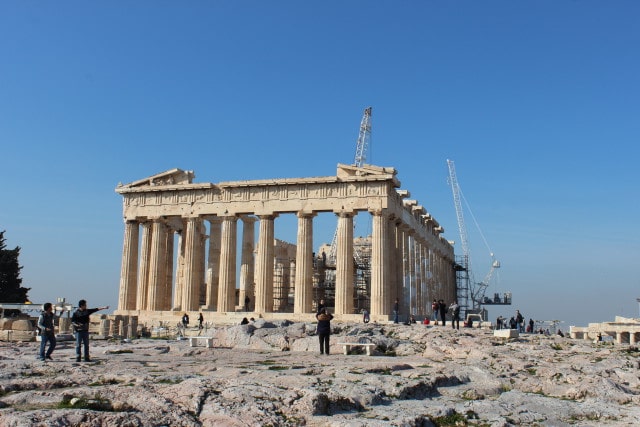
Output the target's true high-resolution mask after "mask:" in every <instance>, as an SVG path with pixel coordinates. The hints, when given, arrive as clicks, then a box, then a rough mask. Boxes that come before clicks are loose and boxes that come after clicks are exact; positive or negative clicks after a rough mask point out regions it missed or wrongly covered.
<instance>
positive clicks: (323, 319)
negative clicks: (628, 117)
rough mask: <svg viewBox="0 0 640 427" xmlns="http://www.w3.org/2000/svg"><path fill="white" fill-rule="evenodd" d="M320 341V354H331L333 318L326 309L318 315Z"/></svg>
mask: <svg viewBox="0 0 640 427" xmlns="http://www.w3.org/2000/svg"><path fill="white" fill-rule="evenodd" d="M316 319H318V329H317V331H318V340H319V341H320V354H329V337H330V336H331V319H333V316H332V315H331V314H330V313H329V311H328V310H327V309H326V308H323V309H322V311H320V312H319V313H318V314H316Z"/></svg>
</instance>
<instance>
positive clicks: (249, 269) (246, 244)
mask: <svg viewBox="0 0 640 427" xmlns="http://www.w3.org/2000/svg"><path fill="white" fill-rule="evenodd" d="M241 219H242V259H241V260H240V293H239V300H238V304H240V306H242V307H243V310H244V305H245V304H244V300H245V298H246V297H249V310H251V307H253V305H254V303H255V295H254V293H255V290H254V275H255V271H254V265H255V262H254V260H253V252H254V244H255V223H256V218H254V217H251V216H242V217H241Z"/></svg>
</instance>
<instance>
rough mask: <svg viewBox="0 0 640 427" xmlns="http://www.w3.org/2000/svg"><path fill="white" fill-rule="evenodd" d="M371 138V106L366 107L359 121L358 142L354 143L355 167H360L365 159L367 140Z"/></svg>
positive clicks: (367, 147)
mask: <svg viewBox="0 0 640 427" xmlns="http://www.w3.org/2000/svg"><path fill="white" fill-rule="evenodd" d="M370 139H371V107H367V108H365V110H364V114H363V115H362V120H361V121H360V133H359V134H358V143H357V144H356V158H355V160H354V163H355V165H356V166H357V167H359V168H360V167H362V165H363V164H364V162H365V161H366V160H367V150H368V149H369V140H370Z"/></svg>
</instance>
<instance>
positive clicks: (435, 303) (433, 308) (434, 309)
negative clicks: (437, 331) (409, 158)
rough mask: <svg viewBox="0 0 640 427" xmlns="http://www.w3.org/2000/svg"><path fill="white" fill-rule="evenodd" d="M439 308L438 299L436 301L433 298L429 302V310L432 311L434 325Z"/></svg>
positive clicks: (436, 321) (436, 322) (436, 323)
mask: <svg viewBox="0 0 640 427" xmlns="http://www.w3.org/2000/svg"><path fill="white" fill-rule="evenodd" d="M439 309H440V304H438V301H436V299H435V298H434V299H433V302H432V303H431V311H432V312H433V322H434V323H433V324H434V325H436V326H437V325H438V310H439Z"/></svg>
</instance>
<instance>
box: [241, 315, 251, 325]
mask: <svg viewBox="0 0 640 427" xmlns="http://www.w3.org/2000/svg"><path fill="white" fill-rule="evenodd" d="M240 324H241V325H248V324H249V319H247V318H246V317H243V318H242V321H241V322H240Z"/></svg>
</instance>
